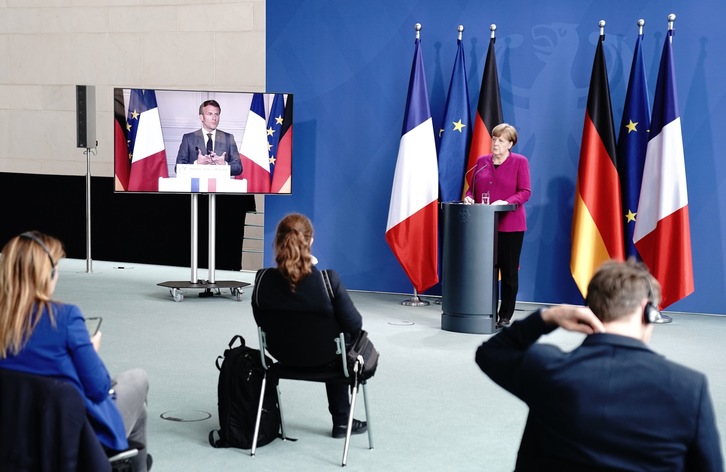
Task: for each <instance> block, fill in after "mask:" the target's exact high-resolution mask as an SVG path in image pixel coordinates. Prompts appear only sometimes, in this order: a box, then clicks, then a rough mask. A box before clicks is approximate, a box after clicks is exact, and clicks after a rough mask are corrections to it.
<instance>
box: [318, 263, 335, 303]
mask: <svg viewBox="0 0 726 472" xmlns="http://www.w3.org/2000/svg"><path fill="white" fill-rule="evenodd" d="M320 273H321V274H322V276H323V284H325V290H326V291H327V292H328V298H329V299H330V301H331V302H334V301H335V292H334V291H333V284H331V283H330V275H328V269H325V270H322V271H320Z"/></svg>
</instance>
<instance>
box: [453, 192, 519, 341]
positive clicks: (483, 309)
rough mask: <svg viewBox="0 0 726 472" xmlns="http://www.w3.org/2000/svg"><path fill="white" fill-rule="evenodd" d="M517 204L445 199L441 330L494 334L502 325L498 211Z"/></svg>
mask: <svg viewBox="0 0 726 472" xmlns="http://www.w3.org/2000/svg"><path fill="white" fill-rule="evenodd" d="M516 208H517V205H481V204H471V205H465V204H463V203H459V202H455V203H454V202H452V203H442V204H441V212H442V216H443V217H442V221H443V244H442V246H443V260H442V267H443V268H442V277H441V279H442V282H441V283H442V298H443V303H442V310H443V314H442V315H441V329H443V330H446V331H455V332H458V333H476V334H491V333H494V332H496V330H497V327H496V324H497V302H498V297H497V293H498V291H497V284H498V283H499V281H498V279H499V278H498V276H497V269H496V263H497V231H498V223H499V214H500V213H502V212H505V211H512V210H515V209H516Z"/></svg>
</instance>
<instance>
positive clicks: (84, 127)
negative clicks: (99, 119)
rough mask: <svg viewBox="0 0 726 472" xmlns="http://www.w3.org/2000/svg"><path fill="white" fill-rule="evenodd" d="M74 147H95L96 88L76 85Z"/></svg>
mask: <svg viewBox="0 0 726 472" xmlns="http://www.w3.org/2000/svg"><path fill="white" fill-rule="evenodd" d="M76 147H79V148H83V149H88V148H95V147H96V87H94V86H92V85H76Z"/></svg>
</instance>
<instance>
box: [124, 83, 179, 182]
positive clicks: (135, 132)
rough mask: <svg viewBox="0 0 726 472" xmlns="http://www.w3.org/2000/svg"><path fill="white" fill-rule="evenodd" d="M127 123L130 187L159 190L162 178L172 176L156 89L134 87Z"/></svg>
mask: <svg viewBox="0 0 726 472" xmlns="http://www.w3.org/2000/svg"><path fill="white" fill-rule="evenodd" d="M127 122H128V124H129V127H130V131H129V136H128V139H129V154H130V155H131V169H130V171H129V185H128V189H129V190H130V191H132V192H156V191H158V190H159V177H164V178H166V177H169V170H168V168H167V164H166V149H165V147H164V135H163V134H162V132H161V120H160V119H159V108H158V107H157V104H156V93H155V92H154V91H153V90H141V89H132V90H131V96H130V98H129V111H128V118H127Z"/></svg>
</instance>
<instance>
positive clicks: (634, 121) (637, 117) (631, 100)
mask: <svg viewBox="0 0 726 472" xmlns="http://www.w3.org/2000/svg"><path fill="white" fill-rule="evenodd" d="M642 42H643V35H642V33H641V34H639V35H638V39H637V41H636V42H635V51H634V52H633V64H632V66H631V67H630V80H629V82H628V91H627V93H626V95H625V106H624V107H623V118H622V121H621V123H620V130H619V132H618V148H617V156H618V174H619V176H620V189H621V192H622V197H623V198H622V202H623V203H622V204H623V218H624V225H623V233H624V238H625V257H626V258H627V257H635V258H637V259H638V260H640V254H638V251H637V250H636V249H635V244H634V243H633V230H634V229H635V220H636V218H637V216H638V200H639V199H640V184H641V181H642V180H643V166H644V165H645V152H646V149H647V147H648V134H649V128H650V111H649V105H648V101H649V98H648V84H647V82H646V78H645V63H644V62H643V54H642V52H641V49H642V48H641V43H642Z"/></svg>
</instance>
